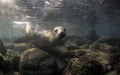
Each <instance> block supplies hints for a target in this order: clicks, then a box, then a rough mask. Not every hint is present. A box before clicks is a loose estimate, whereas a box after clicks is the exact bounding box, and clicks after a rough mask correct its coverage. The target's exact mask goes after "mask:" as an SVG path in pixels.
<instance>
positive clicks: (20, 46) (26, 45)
mask: <svg viewBox="0 0 120 75" xmlns="http://www.w3.org/2000/svg"><path fill="white" fill-rule="evenodd" d="M5 47H6V48H7V49H11V50H13V51H19V52H20V53H22V52H23V51H24V50H26V49H28V48H32V47H33V45H31V44H30V43H6V44H5Z"/></svg>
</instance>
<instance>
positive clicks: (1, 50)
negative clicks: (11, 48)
mask: <svg viewBox="0 0 120 75" xmlns="http://www.w3.org/2000/svg"><path fill="white" fill-rule="evenodd" d="M6 52H7V50H6V48H5V47H4V44H3V41H2V40H1V39H0V53H2V54H3V55H5V54H6Z"/></svg>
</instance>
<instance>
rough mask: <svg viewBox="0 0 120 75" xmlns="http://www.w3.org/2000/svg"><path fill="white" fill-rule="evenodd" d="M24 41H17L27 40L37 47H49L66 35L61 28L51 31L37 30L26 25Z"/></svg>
mask: <svg viewBox="0 0 120 75" xmlns="http://www.w3.org/2000/svg"><path fill="white" fill-rule="evenodd" d="M25 32H26V36H24V38H25V39H21V40H18V41H20V42H21V41H23V42H24V41H25V40H28V41H29V42H31V43H33V44H35V45H39V46H49V45H51V44H54V43H55V42H57V41H59V40H61V39H62V38H64V37H65V35H66V30H65V28H63V27H62V26H57V27H55V28H54V29H53V30H38V29H35V28H34V27H32V26H31V25H30V24H27V25H26V27H25Z"/></svg>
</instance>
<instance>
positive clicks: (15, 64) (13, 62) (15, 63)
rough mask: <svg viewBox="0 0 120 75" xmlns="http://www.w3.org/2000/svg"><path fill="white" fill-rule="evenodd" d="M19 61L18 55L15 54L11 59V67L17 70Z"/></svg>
mask: <svg viewBox="0 0 120 75" xmlns="http://www.w3.org/2000/svg"><path fill="white" fill-rule="evenodd" d="M19 62H20V56H19V55H15V56H14V57H13V58H12V59H11V65H12V69H13V70H14V71H15V72H19Z"/></svg>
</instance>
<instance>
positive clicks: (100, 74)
mask: <svg viewBox="0 0 120 75" xmlns="http://www.w3.org/2000/svg"><path fill="white" fill-rule="evenodd" d="M65 75H104V70H103V67H102V65H101V64H100V63H99V62H97V61H95V60H91V59H86V58H85V59H84V58H73V59H72V60H71V61H70V62H69V64H68V66H67V69H66V73H65Z"/></svg>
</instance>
